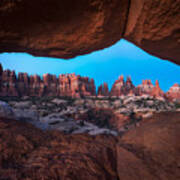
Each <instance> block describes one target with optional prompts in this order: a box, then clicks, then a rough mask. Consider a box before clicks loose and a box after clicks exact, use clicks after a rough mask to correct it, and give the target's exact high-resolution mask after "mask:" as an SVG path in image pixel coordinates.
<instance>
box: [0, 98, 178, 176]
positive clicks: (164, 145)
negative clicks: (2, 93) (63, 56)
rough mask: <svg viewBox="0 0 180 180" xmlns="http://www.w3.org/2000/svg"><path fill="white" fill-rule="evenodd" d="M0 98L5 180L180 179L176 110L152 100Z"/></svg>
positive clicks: (1, 164)
mask: <svg viewBox="0 0 180 180" xmlns="http://www.w3.org/2000/svg"><path fill="white" fill-rule="evenodd" d="M0 99H1V101H0V179H12V180H16V179H18V180H22V179H25V180H30V179H32V180H36V179H38V180H39V179H43V180H44V179H47V180H49V179H57V180H58V179H62V180H76V179H77V180H84V179H87V180H99V179H102V180H120V179H122V180H132V179H133V180H136V179H137V180H144V179H146V180H156V179H157V180H166V179H167V180H176V179H180V158H179V157H180V144H179V143H178V142H179V138H180V131H179V128H180V112H179V105H178V104H175V103H170V102H169V101H166V100H164V99H161V98H159V99H158V98H153V97H151V96H123V97H119V98H108V97H98V98H97V97H88V98H75V99H74V98H65V97H42V98H40V97H39V98H38V97H22V98H17V97H14V98H12V97H1V98H0Z"/></svg>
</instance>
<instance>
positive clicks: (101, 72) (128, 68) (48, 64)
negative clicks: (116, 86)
mask: <svg viewBox="0 0 180 180" xmlns="http://www.w3.org/2000/svg"><path fill="white" fill-rule="evenodd" d="M0 63H1V64H2V65H3V68H4V69H11V70H15V71H16V73H18V72H27V73H28V74H38V75H42V74H44V73H51V74H56V75H59V74H64V73H73V72H75V73H76V74H80V75H82V76H89V77H91V78H94V80H95V83H96V85H100V84H101V83H103V82H107V83H108V84H109V86H110V87H111V86H112V84H113V82H114V81H115V80H116V79H117V78H118V76H119V75H124V76H125V77H127V76H131V78H132V80H133V83H134V84H135V85H138V84H140V83H141V82H142V79H151V80H152V82H153V83H154V82H155V80H156V79H158V80H159V82H160V86H161V88H162V89H163V90H164V91H167V90H168V89H169V87H170V86H172V85H173V84H174V83H180V66H177V65H176V64H173V63H171V62H169V61H165V60H160V59H159V58H157V57H154V56H151V55H149V54H148V53H146V52H144V51H143V50H141V49H140V48H138V47H136V46H135V45H133V44H131V43H129V42H128V41H126V40H120V41H119V42H117V43H116V44H115V45H113V46H111V47H109V48H106V49H104V50H100V51H96V52H93V53H91V54H88V55H83V56H78V57H76V58H73V59H71V60H63V59H57V58H44V57H33V56H31V55H29V54H26V53H3V54H0Z"/></svg>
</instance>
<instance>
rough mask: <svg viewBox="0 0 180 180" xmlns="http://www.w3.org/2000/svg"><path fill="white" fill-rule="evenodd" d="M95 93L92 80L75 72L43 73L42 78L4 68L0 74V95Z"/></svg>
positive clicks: (76, 95) (92, 94)
mask: <svg viewBox="0 0 180 180" xmlns="http://www.w3.org/2000/svg"><path fill="white" fill-rule="evenodd" d="M94 95H96V90H95V85H94V80H93V79H89V78H88V77H81V76H79V75H75V74H66V75H60V76H59V78H57V77H56V76H55V75H50V74H45V75H43V79H41V78H40V76H38V75H31V76H28V75H27V73H19V74H18V77H16V75H15V72H14V71H10V70H5V71H3V72H2V76H1V89H0V96H39V97H41V96H69V97H83V96H94Z"/></svg>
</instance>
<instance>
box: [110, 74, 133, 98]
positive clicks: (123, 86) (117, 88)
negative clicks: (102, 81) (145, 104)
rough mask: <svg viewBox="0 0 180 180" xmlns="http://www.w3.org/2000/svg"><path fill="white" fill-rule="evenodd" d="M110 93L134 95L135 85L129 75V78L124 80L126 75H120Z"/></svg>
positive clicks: (114, 94)
mask: <svg viewBox="0 0 180 180" xmlns="http://www.w3.org/2000/svg"><path fill="white" fill-rule="evenodd" d="M110 94H111V96H122V95H134V94H135V86H134V85H133V83H132V81H131V78H130V77H127V80H126V81H124V77H123V76H119V78H118V80H116V81H115V83H114V84H113V87H112V89H111V92H110Z"/></svg>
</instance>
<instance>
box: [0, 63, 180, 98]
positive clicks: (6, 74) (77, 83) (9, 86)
mask: <svg viewBox="0 0 180 180" xmlns="http://www.w3.org/2000/svg"><path fill="white" fill-rule="evenodd" d="M143 95H148V96H153V97H155V98H165V99H169V100H170V101H179V99H180V88H179V85H178V84H175V85H174V86H173V87H171V88H170V90H169V91H168V92H167V93H164V92H163V91H162V90H161V88H160V86H159V82H158V81H156V82H155V86H154V85H153V84H152V82H151V80H143V81H142V84H141V85H139V86H137V87H135V86H134V85H133V82H132V80H131V78H130V77H127V79H126V80H124V77H123V76H119V78H118V79H117V80H116V81H115V83H114V84H113V86H112V89H111V90H109V88H108V85H107V83H104V84H103V85H101V86H100V87H98V91H97V93H96V86H95V83H94V80H93V79H90V78H88V77H81V76H80V75H75V74H62V75H59V77H58V78H57V77H56V76H55V75H51V74H44V75H43V77H42V78H41V77H40V76H38V75H31V76H28V74H27V73H19V74H18V76H17V77H16V74H15V72H14V71H10V70H4V71H3V69H2V66H0V96H11V97H20V96H38V97H41V96H47V97H49V96H62V97H73V98H80V97H90V96H98V97H120V96H143Z"/></svg>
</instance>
